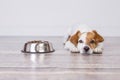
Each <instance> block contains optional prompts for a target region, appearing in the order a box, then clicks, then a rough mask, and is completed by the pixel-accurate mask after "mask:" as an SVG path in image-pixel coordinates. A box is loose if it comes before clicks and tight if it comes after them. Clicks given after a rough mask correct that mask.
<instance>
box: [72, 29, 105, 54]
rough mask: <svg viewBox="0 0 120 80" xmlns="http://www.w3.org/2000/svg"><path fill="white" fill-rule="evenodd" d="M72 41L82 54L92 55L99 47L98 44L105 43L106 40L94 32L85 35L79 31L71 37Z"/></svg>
mask: <svg viewBox="0 0 120 80" xmlns="http://www.w3.org/2000/svg"><path fill="white" fill-rule="evenodd" d="M70 41H71V42H72V43H73V44H74V45H75V46H76V47H77V48H78V50H79V51H80V53H87V54H92V53H93V50H94V49H95V48H96V47H97V46H98V43H100V42H103V41H104V39H103V37H102V36H101V35H99V34H98V33H97V32H96V31H95V30H93V31H91V32H85V33H81V32H80V31H77V32H76V33H75V34H74V35H73V36H71V38H70Z"/></svg>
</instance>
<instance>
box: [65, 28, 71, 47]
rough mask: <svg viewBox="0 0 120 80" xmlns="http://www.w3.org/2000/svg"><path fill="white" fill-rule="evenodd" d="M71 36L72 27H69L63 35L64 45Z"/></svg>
mask: <svg viewBox="0 0 120 80" xmlns="http://www.w3.org/2000/svg"><path fill="white" fill-rule="evenodd" d="M71 35H72V27H70V28H69V29H68V30H67V32H66V33H65V36H64V40H63V44H64V45H65V43H66V42H67V41H68V40H69V39H70V37H71Z"/></svg>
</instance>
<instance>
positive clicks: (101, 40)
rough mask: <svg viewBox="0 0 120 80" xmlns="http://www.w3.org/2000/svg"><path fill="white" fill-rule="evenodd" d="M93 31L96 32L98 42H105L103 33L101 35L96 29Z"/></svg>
mask: <svg viewBox="0 0 120 80" xmlns="http://www.w3.org/2000/svg"><path fill="white" fill-rule="evenodd" d="M93 33H94V34H95V40H96V41H97V42H103V41H104V39H103V37H102V36H101V35H99V34H98V33H97V32H96V31H95V30H93Z"/></svg>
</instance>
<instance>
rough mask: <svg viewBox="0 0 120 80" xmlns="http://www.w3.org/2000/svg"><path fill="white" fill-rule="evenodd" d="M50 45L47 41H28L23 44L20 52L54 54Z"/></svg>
mask: <svg viewBox="0 0 120 80" xmlns="http://www.w3.org/2000/svg"><path fill="white" fill-rule="evenodd" d="M54 51H55V50H54V49H53V46H52V43H50V42H48V41H41V40H39V41H29V42H27V43H25V45H24V49H23V50H22V52H25V53H49V52H54Z"/></svg>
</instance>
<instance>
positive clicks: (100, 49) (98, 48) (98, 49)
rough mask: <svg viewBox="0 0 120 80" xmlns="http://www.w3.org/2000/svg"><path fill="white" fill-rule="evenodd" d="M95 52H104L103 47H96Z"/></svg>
mask: <svg viewBox="0 0 120 80" xmlns="http://www.w3.org/2000/svg"><path fill="white" fill-rule="evenodd" d="M93 52H94V53H102V52H103V48H101V47H97V48H95V49H94V51H93Z"/></svg>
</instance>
